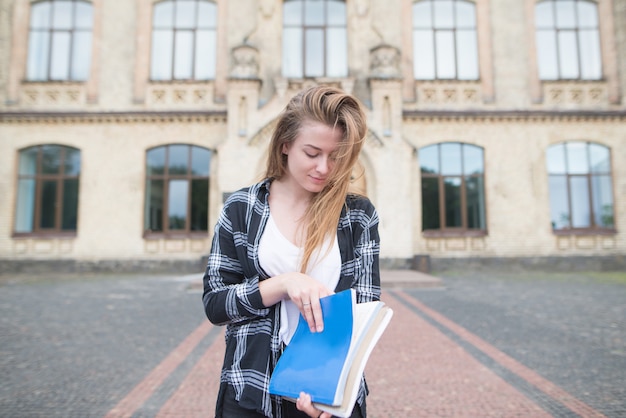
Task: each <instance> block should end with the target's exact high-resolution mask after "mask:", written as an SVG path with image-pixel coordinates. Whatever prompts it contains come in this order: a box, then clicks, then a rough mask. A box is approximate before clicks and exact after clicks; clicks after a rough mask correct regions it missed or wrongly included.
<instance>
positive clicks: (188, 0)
mask: <svg viewBox="0 0 626 418" xmlns="http://www.w3.org/2000/svg"><path fill="white" fill-rule="evenodd" d="M151 55H152V56H151V70H150V78H151V79H152V80H156V81H158V80H210V79H214V78H215V67H216V55H217V5H216V4H215V3H214V2H213V1H207V0H166V1H161V2H158V3H155V5H154V9H153V15H152V53H151Z"/></svg>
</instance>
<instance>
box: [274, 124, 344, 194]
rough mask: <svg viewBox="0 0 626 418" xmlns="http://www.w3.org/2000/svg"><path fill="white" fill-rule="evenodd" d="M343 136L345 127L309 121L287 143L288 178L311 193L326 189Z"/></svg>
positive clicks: (285, 149)
mask: <svg viewBox="0 0 626 418" xmlns="http://www.w3.org/2000/svg"><path fill="white" fill-rule="evenodd" d="M342 136H343V132H342V130H341V128H338V127H337V128H334V129H333V128H332V127H330V126H327V125H325V124H323V123H320V122H305V123H304V124H303V125H302V127H301V128H300V133H299V134H298V136H297V137H296V139H295V140H294V141H293V142H291V143H289V144H285V145H283V150H282V151H283V154H286V155H287V172H286V173H285V180H288V181H291V182H293V183H294V185H295V186H296V187H300V188H302V189H304V190H305V191H307V192H309V193H318V192H321V191H322V189H324V186H326V183H327V181H328V176H329V175H330V172H331V170H332V168H333V165H334V156H335V150H336V149H337V147H338V145H339V141H341V138H342Z"/></svg>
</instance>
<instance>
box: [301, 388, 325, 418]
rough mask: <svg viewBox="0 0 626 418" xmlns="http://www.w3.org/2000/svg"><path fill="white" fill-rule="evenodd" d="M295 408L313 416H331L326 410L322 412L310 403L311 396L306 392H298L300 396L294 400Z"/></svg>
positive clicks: (321, 417)
mask: <svg viewBox="0 0 626 418" xmlns="http://www.w3.org/2000/svg"><path fill="white" fill-rule="evenodd" d="M296 408H298V410H299V411H302V412H304V413H305V414H307V415H308V416H310V417H313V418H331V417H332V415H331V414H329V413H328V412H322V411H320V410H319V409H317V408H316V407H314V406H313V403H311V396H310V395H309V394H307V393H304V392H300V397H299V398H298V400H297V401H296Z"/></svg>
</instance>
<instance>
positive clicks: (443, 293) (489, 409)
mask: <svg viewBox="0 0 626 418" xmlns="http://www.w3.org/2000/svg"><path fill="white" fill-rule="evenodd" d="M440 278H441V282H440V284H441V285H442V286H440V287H432V286H430V287H419V288H415V287H411V286H410V284H409V283H405V285H406V286H405V287H398V286H384V291H383V300H384V301H385V302H386V303H387V304H389V305H390V306H391V307H392V308H393V309H394V318H393V319H392V322H391V324H390V325H389V328H388V329H387V331H386V332H385V334H384V335H383V337H382V339H381V341H380V342H379V344H378V345H377V346H376V348H375V349H374V352H373V353H372V357H371V359H370V362H369V363H368V365H367V369H366V375H367V378H368V383H369V387H370V391H371V393H370V396H369V397H368V412H369V416H370V417H371V418H384V417H393V418H395V417H487V416H494V417H550V416H553V417H576V416H582V417H601V416H607V417H625V416H626V385H625V382H626V275H625V274H619V273H602V274H600V273H576V274H545V273H529V272H526V273H494V272H480V273H478V272H476V273H472V272H463V273H446V274H442V275H441V276H440ZM196 281H197V278H196ZM384 283H385V273H383V284H384ZM223 350H224V342H223V329H222V328H220V327H213V326H211V325H210V324H209V323H208V321H206V320H205V318H204V313H203V309H202V304H201V300H200V290H199V289H198V288H197V286H191V285H190V282H189V277H175V276H157V277H148V276H145V277H140V276H126V277H124V276H113V275H109V276H106V275H94V276H81V277H73V278H59V277H52V276H50V277H39V278H27V277H19V278H13V277H0V416H1V417H110V418H114V417H131V416H132V417H191V418H194V417H207V416H212V412H213V408H214V402H215V394H216V390H217V383H218V380H219V369H220V367H221V360H222V356H223Z"/></svg>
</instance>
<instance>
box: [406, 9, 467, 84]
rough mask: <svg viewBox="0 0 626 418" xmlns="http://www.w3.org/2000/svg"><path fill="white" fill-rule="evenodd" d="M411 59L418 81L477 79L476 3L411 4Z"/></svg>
mask: <svg viewBox="0 0 626 418" xmlns="http://www.w3.org/2000/svg"><path fill="white" fill-rule="evenodd" d="M413 61H414V62H413V75H414V77H415V79H417V80H437V79H456V80H478V78H479V71H478V42H477V35H476V6H475V4H474V3H472V2H469V1H465V0H420V1H417V2H415V3H413Z"/></svg>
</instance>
